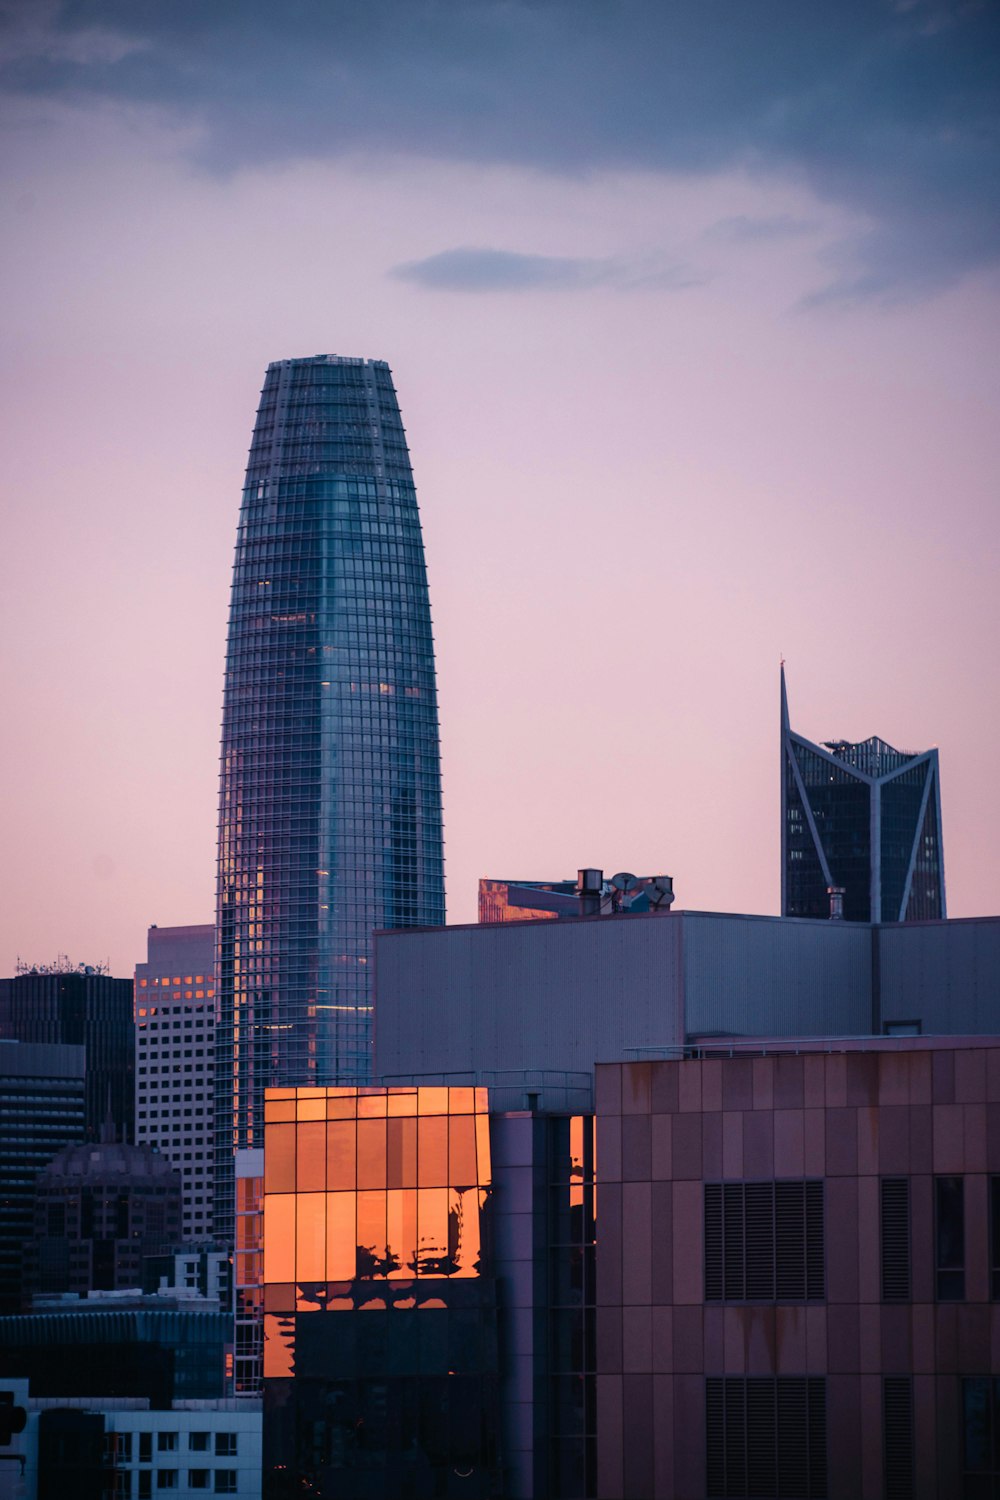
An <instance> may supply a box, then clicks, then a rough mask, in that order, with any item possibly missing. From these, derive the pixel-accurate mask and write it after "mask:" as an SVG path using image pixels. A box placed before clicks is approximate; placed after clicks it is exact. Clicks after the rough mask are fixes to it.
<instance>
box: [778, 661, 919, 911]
mask: <svg viewBox="0 0 1000 1500" xmlns="http://www.w3.org/2000/svg"><path fill="white" fill-rule="evenodd" d="M781 911H782V915H783V916H786V917H829V916H835V917H844V918H846V919H847V920H848V921H854V922H920V921H927V920H932V919H935V918H943V917H945V916H946V915H947V911H946V909H945V895H944V850H943V847H942V843H941V781H940V773H939V769H938V753H937V751H936V750H925V751H922V752H921V753H919V754H911V753H910V752H908V751H904V750H894V749H893V747H892V746H891V745H888V744H886V742H885V740H880V739H878V738H876V737H874V736H873V737H872V738H871V739H867V740H862V741H861V742H860V743H859V744H852V743H850V742H849V741H847V740H825V741H824V742H823V744H821V745H816V744H813V742H812V740H807V739H805V738H804V737H803V736H802V735H800V734H796V733H794V732H793V730H792V728H791V724H790V723H789V718H788V695H787V692H786V689H785V669H784V667H782V669H781Z"/></svg>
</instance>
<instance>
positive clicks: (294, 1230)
mask: <svg viewBox="0 0 1000 1500" xmlns="http://www.w3.org/2000/svg"><path fill="white" fill-rule="evenodd" d="M264 1120H265V1126H264V1129H265V1136H264V1141H265V1145H264V1205H263V1208H264V1236H263V1238H264V1264H263V1273H264V1274H263V1279H264V1282H265V1285H266V1286H267V1287H269V1288H274V1287H277V1286H286V1287H289V1288H291V1287H292V1286H294V1285H298V1284H300V1283H307V1284H310V1285H314V1284H315V1283H318V1282H343V1281H355V1280H358V1279H361V1280H365V1281H368V1280H386V1281H408V1280H414V1279H416V1280H420V1279H422V1278H426V1277H445V1278H449V1279H450V1278H461V1277H473V1276H479V1275H480V1274H481V1271H482V1263H481V1262H482V1213H483V1209H484V1207H485V1204H486V1199H487V1195H488V1193H489V1188H490V1180H491V1172H490V1143H489V1124H488V1116H487V1113H486V1090H485V1089H474V1088H405V1089H404V1088H400V1089H365V1088H358V1089H351V1088H329V1089H323V1088H303V1089H270V1090H268V1092H267V1095H266V1100H265V1106H264ZM268 1300H269V1301H270V1302H271V1303H273V1302H274V1300H275V1299H274V1297H273V1296H272V1297H271V1298H269V1299H268ZM265 1373H266V1370H265Z"/></svg>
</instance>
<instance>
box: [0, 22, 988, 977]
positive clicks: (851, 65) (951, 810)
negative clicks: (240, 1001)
mask: <svg viewBox="0 0 1000 1500" xmlns="http://www.w3.org/2000/svg"><path fill="white" fill-rule="evenodd" d="M15 9H19V8H15ZM157 10H158V8H157V7H155V6H154V7H146V8H145V9H143V10H142V11H141V13H140V12H136V11H135V10H134V9H129V8H125V7H122V6H120V5H117V4H115V3H112V0H85V3H81V4H80V5H79V6H77V7H75V8H74V10H73V11H72V13H71V12H69V11H67V10H62V9H60V8H58V7H49V8H45V7H36V8H32V7H30V6H29V7H24V8H23V9H21V13H20V15H18V16H11V17H8V19H7V22H6V27H7V30H6V35H5V50H4V53H3V58H4V61H2V62H0V85H2V87H3V91H4V103H5V108H6V111H7V114H6V119H7V125H8V134H9V139H10V142H11V145H12V148H13V149H12V150H11V151H10V152H9V153H8V158H7V162H6V164H5V166H4V168H3V171H4V174H5V175H4V178H3V181H4V184H5V188H6V191H7V193H8V196H9V201H10V204H11V206H12V212H11V214H10V215H9V223H8V227H7V235H6V248H5V251H4V255H5V260H4V266H5V272H6V274H5V278H4V286H5V289H6V291H5V295H6V298H7V302H6V308H5V312H6V324H7V328H8V339H7V342H6V348H5V351H4V355H3V379H4V386H5V390H6V393H7V394H6V404H7V409H8V415H9V423H8V426H9V429H10V436H9V439H8V445H7V454H8V485H9V490H10V497H11V498H10V502H9V505H8V508H7V514H6V517H5V528H4V538H5V556H6V559H7V572H6V578H5V587H4V590H3V595H4V605H3V608H4V617H3V618H4V630H5V640H6V642H7V646H8V649H7V651H6V652H5V661H4V664H3V669H2V670H3V679H2V691H3V695H4V701H5V702H6V703H7V704H8V706H9V712H8V724H7V732H6V735H5V741H4V745H3V749H2V751H0V771H2V775H3V781H4V786H5V795H4V819H5V832H6V833H7V840H8V845H9V847H10V848H11V849H13V851H14V858H13V859H10V860H8V861H7V862H5V871H4V874H3V876H2V878H0V910H2V911H3V918H2V920H0V963H2V964H3V966H4V969H3V971H4V972H7V973H11V972H12V971H13V965H14V961H15V958H16V956H17V955H18V954H20V956H21V957H22V958H25V959H28V960H29V961H46V960H48V959H51V958H52V957H53V956H54V955H55V954H56V953H57V952H60V951H62V952H69V953H72V954H74V955H78V956H81V957H83V958H86V959H87V960H88V961H91V962H92V961H94V960H95V959H101V960H103V959H104V958H110V959H111V961H112V968H113V971H114V972H115V973H116V974H130V973H131V972H132V969H133V966H134V964H135V963H136V961H138V960H139V959H141V956H142V947H143V943H144V934H145V931H146V929H147V927H148V926H149V924H150V923H154V922H156V923H159V924H161V925H164V926H167V925H182V924H185V923H201V922H205V921H208V920H211V917H212V913H213V906H214V898H213V888H214V847H215V826H216V768H217V763H218V762H217V754H218V729H219V717H220V709H221V701H222V692H221V689H222V680H221V672H220V664H221V660H222V652H223V643H224V639H225V612H226V600H227V591H228V583H229V573H230V567H231V561H232V522H233V503H234V502H233V497H234V495H235V494H236V492H237V489H238V486H239V482H240V469H241V467H242V466H241V463H240V454H241V452H242V450H243V449H244V448H245V445H246V422H247V411H248V403H249V400H250V399H252V393H253V391H254V390H255V382H256V381H257V378H258V371H259V370H260V369H261V368H262V367H263V365H264V364H265V363H266V361H267V360H268V359H269V358H272V357H274V356H275V355H276V354H280V353H281V352H282V351H288V352H290V353H294V352H295V351H308V350H310V349H323V348H329V349H336V350H344V351H347V352H351V351H358V352H366V351H372V352H374V353H377V354H378V355H379V356H380V357H384V358H385V359H387V360H388V362H389V363H390V364H391V366H392V367H393V370H394V373H395V376H396V379H397V381H398V383H399V385H400V388H401V389H402V390H403V392H404V393H405V411H406V416H407V421H408V423H409V425H410V428H411V437H412V444H411V446H412V456H413V463H414V470H415V475H416V481H417V485H418V490H419V493H420V497H421V509H422V519H423V525H424V535H425V541H426V544H427V551H428V557H429V560H430V577H429V583H430V592H431V600H432V605H433V611H434V631H435V643H436V647H437V656H438V673H439V683H440V700H441V732H442V746H443V784H444V799H445V820H446V823H447V827H448V845H447V849H446V857H447V863H446V882H447V889H448V909H449V916H450V917H451V919H452V920H455V921H462V920H472V919H473V917H474V915H475V904H476V885H477V881H478V878H479V877H480V876H484V875H488V874H489V873H490V872H491V871H504V870H508V871H515V872H516V871H527V872H531V871H541V872H545V871H572V870H573V869H575V868H577V866H578V865H581V864H595V865H600V866H602V867H603V868H604V869H605V870H616V869H620V868H622V867H626V868H636V869H648V870H654V869H667V870H670V872H671V873H672V874H673V876H674V880H675V889H676V892H677V908H678V909H680V908H687V909H692V908H702V909H716V910H720V909H721V910H732V911H760V912H777V911H779V910H780V868H781V861H780V842H779V836H780V819H779V805H778V795H777V786H776V778H775V775H774V764H775V761H774V757H775V749H776V745H775V739H776V735H775V722H774V675H775V671H776V668H777V664H778V661H779V658H780V657H781V656H782V655H784V656H785V657H786V658H787V660H788V663H789V669H790V671H791V672H792V673H793V674H794V683H795V707H796V717H797V719H798V720H799V721H800V722H801V723H802V724H804V725H809V726H813V727H816V728H821V729H822V730H823V731H824V732H825V733H829V734H830V735H832V736H839V737H842V738H844V739H847V740H850V741H853V742H857V741H861V740H864V739H865V738H866V737H868V736H869V735H871V734H873V733H876V732H877V733H879V734H882V735H885V736H886V737H887V738H888V740H889V741H890V742H891V743H893V744H899V745H904V746H907V745H919V746H934V745H936V746H937V747H938V749H939V752H940V759H941V764H942V780H943V824H944V829H945V840H946V843H947V879H948V903H949V913H950V914H951V915H952V916H957V917H962V916H966V915H975V914H979V913H987V912H991V911H997V910H1000V872H998V871H997V870H996V862H995V859H994V856H993V851H994V848H995V846H996V843H997V839H998V836H1000V787H998V786H997V783H996V779H995V777H994V775H993V770H992V760H993V747H994V746H995V744H996V742H997V739H998V737H1000V707H998V703H997V695H996V693H995V691H994V689H993V671H994V668H993V656H994V651H995V641H996V639H997V638H998V637H1000V601H998V598H997V590H996V587H995V558H996V552H997V540H998V537H997V513H998V506H997V501H996V473H997V471H998V466H1000V437H998V433H997V430H996V422H995V393H996V390H997V387H998V369H997V349H998V347H1000V341H998V340H997V338H996V330H997V325H998V321H1000V319H998V312H1000V288H998V283H997V275H996V267H997V259H998V248H997V247H998V241H1000V236H998V235H997V232H996V226H995V213H994V209H995V201H996V194H995V186H994V177H993V174H994V172H995V153H994V151H993V145H992V143H993V141H994V139H995V121H996V108H995V97H994V90H995V85H994V83H993V82H991V81H990V78H989V77H988V76H987V71H984V60H985V59H987V58H988V57H989V56H990V55H991V44H992V42H993V41H994V40H995V36H996V29H995V28H996V18H995V15H993V14H991V13H990V11H989V10H988V8H982V9H980V10H976V9H975V8H970V9H968V10H960V9H959V8H957V7H954V6H950V5H940V6H931V5H930V4H923V3H919V4H916V5H912V6H909V7H903V6H898V7H890V6H886V7H884V8H880V7H844V8H839V7H838V9H837V13H836V14H830V15H829V16H827V17H825V18H824V21H823V34H822V36H819V35H818V34H817V31H816V27H817V25H818V22H817V20H816V18H815V17H811V18H810V17H806V15H805V13H804V12H801V11H800V10H799V8H797V7H794V6H791V7H789V6H781V5H775V6H774V7H773V8H772V9H770V10H769V11H768V16H769V17H770V21H769V23H768V24H767V25H762V26H760V27H757V26H756V25H752V24H751V22H750V20H742V19H740V17H741V16H743V14H744V13H743V12H742V11H737V10H735V9H734V11H733V19H732V31H731V34H730V41H731V45H730V46H728V47H726V48H720V47H719V46H718V45H717V38H716V39H713V38H712V37H710V36H709V35H708V31H709V28H707V27H704V26H701V27H700V26H699V25H698V23H697V18H696V13H697V8H696V7H694V8H692V7H689V6H686V5H679V6H677V7H672V8H671V10H670V16H671V18H672V19H670V20H668V19H665V18H663V16H661V10H662V8H661V7H659V6H647V5H638V6H636V7H633V8H630V11H629V15H630V21H629V24H628V25H625V24H622V25H620V26H618V27H616V26H615V24H614V21H613V18H612V19H610V20H609V19H608V17H609V16H610V15H611V14H612V12H613V11H614V7H611V8H609V9H608V11H607V14H605V8H604V7H601V6H590V5H578V6H575V7H566V6H564V5H562V4H561V3H553V4H551V5H544V6H537V7H536V6H519V5H506V6H499V5H494V4H492V3H489V0H484V3H482V4H481V5H477V6H471V7H463V8H462V11H461V21H459V20H458V14H459V13H458V12H457V11H450V12H449V14H450V17H451V23H452V25H453V30H452V31H451V33H450V34H449V35H447V36H442V30H441V27H442V24H443V23H442V21H441V17H442V16H443V15H444V12H445V11H448V10H449V8H448V7H447V6H446V7H437V8H435V7H432V6H425V5H424V4H422V3H414V4H411V5H410V6H409V7H406V8H402V9H401V8H400V7H398V6H391V5H388V4H381V5H378V6H373V7H370V8H367V7H366V8H365V15H364V17H361V15H360V13H359V16H358V18H357V19H356V22H355V23H354V24H353V26H351V27H347V28H346V29H345V30H343V31H341V32H338V31H336V27H337V26H338V25H339V24H341V23H339V22H337V21H335V20H334V19H332V13H331V18H327V19H325V20H324V21H323V22H322V23H319V22H317V23H316V24H317V25H320V26H321V31H320V32H313V31H311V30H310V24H311V23H309V22H307V20H306V19H304V18H303V16H301V15H297V16H296V17H295V18H293V19H292V20H290V21H288V22H287V31H286V32H283V33H282V34H281V36H280V37H278V38H276V36H275V34H274V32H273V31H272V30H271V29H270V28H271V26H272V21H271V20H270V19H269V16H268V13H267V12H266V9H265V8H258V7H256V6H252V5H251V6H249V7H244V8H243V10H242V12H241V13H240V14H239V15H238V14H237V12H236V10H235V9H234V8H233V7H231V6H228V5H225V4H223V5H220V6H219V7H217V8H213V22H212V26H211V27H208V23H207V22H206V21H205V19H204V17H201V18H200V19H199V17H198V15H196V13H195V12H194V11H190V10H189V9H188V8H185V7H181V8H178V9H176V10H171V11H170V12H168V11H167V9H166V8H162V10H163V13H162V14H158V13H157ZM570 10H572V11H573V14H574V16H575V17H576V18H577V20H579V17H580V16H581V15H586V17H587V23H586V24H582V23H580V24H573V25H571V22H570V19H569V12H570ZM376 12H377V13H378V14H377V15H376ZM29 13H30V15H29ZM247 17H249V19H247V24H246V25H241V24H240V22H241V20H242V19H244V18H247ZM435 17H436V18H437V19H435ZM380 20H381V22H382V23H386V22H389V23H391V24H382V26H381V29H380V25H379V22H380ZM779 22H780V25H779V24H778V23H779ZM772 23H773V24H772ZM671 26H674V27H675V28H676V29H675V31H673V32H671V30H670V27H671ZM206 27H208V29H207V30H206ZM324 27H325V28H333V30H329V29H328V30H323V29H322V28H324ZM199 28H200V29H199ZM445 30H447V26H445ZM779 32H780V35H781V38H782V45H781V47H780V48H777V49H771V48H770V44H769V42H768V37H769V35H770V36H773V35H777V34H778V33H779ZM671 39H672V40H671ZM279 41H280V43H281V46H282V47H287V56H288V58H289V60H290V67H289V70H288V73H287V75H286V74H285V73H284V72H282V71H281V70H280V69H277V68H275V69H271V68H270V66H269V64H270V60H271V58H272V56H273V55H274V54H275V52H276V50H277V46H278V42H279ZM668 42H670V43H671V45H670V46H669V47H668V45H667V44H668ZM334 43H336V49H339V50H336V49H335V50H336V56H337V58H338V59H340V61H339V62H338V64H337V70H338V71H336V78H337V80H338V81H339V83H338V87H337V88H332V87H326V84H327V83H328V82H329V80H328V79H326V77H325V75H323V73H322V69H321V68H320V67H319V64H318V63H316V62H315V59H319V58H321V57H323V56H326V55H328V54H329V55H332V54H331V48H333V47H334ZM324 49H326V50H325V51H324ZM772 50H773V54H774V55H773V57H772V56H771V55H770V53H771V51H772ZM283 55H284V54H283ZM737 56H742V57H744V58H745V59H746V60H747V61H748V62H751V63H754V65H755V66H756V65H757V64H759V69H758V73H757V74H755V77H758V76H759V80H760V82H759V83H753V84H752V85H751V84H750V83H748V84H747V86H746V88H745V89H742V90H741V89H735V88H734V87H733V86H732V85H733V79H734V76H737V75H738V74H739V67H738V65H737V64H736V63H735V62H734V58H736V57H737ZM413 58H416V59H419V66H417V67H413V66H411V65H410V60H411V59H413ZM193 60H196V62H197V66H193V65H192V62H193ZM543 60H544V66H542V62H543ZM332 67H333V64H331V68H332ZM658 67H659V68H660V70H661V74H662V76H661V74H658V73H657V71H656V70H657V68H658ZM248 71H249V72H250V73H251V74H252V75H253V76H254V77H259V78H260V79H262V80H264V82H263V84H262V86H261V87H260V88H256V87H255V88H254V89H253V90H245V89H244V90H242V91H241V89H240V87H239V86H238V85H239V80H240V79H241V78H244V79H245V77H246V75H247V72H248ZM749 71H753V69H750V70H749ZM297 73H298V74H301V76H302V78H303V79H304V80H306V82H304V83H303V89H304V92H303V94H302V98H303V99H304V100H306V101H307V104H308V107H303V108H302V109H296V108H289V107H288V102H289V95H288V88H289V83H288V80H289V78H291V77H293V76H296V74H297ZM623 79H630V80H636V79H638V80H639V86H638V87H636V88H635V89H634V93H635V95H636V97H637V98H638V97H640V96H641V97H642V98H648V99H649V100H650V101H651V102H650V107H649V110H648V111H643V110H637V109H635V108H633V107H632V105H631V103H630V89H631V86H630V89H625V88H624V86H623V84H622V80H623ZM598 82H601V83H602V84H604V83H606V87H597V86H596V85H597V83H598ZM654 83H655V84H657V87H655V88H654V87H653V86H652V85H653V84H654ZM647 84H648V85H649V87H648V88H647V87H646V85H647ZM307 85H308V86H307ZM341 85H342V86H341ZM660 85H662V86H660ZM251 95H252V96H253V101H254V112H251V114H250V115H248V113H247V109H246V99H247V98H249V97H250V96H251ZM772 99H773V100H776V101H778V103H779V104H780V108H779V109H777V110H772V109H771V108H770V103H771V101H772ZM365 101H368V104H371V105H372V107H368V104H366V103H365ZM501 101H504V102H509V103H510V104H512V105H513V106H515V107H512V108H511V109H509V110H506V109H505V108H504V103H502V102H501ZM376 106H377V107H376Z"/></svg>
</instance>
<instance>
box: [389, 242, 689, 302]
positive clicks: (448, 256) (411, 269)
mask: <svg viewBox="0 0 1000 1500" xmlns="http://www.w3.org/2000/svg"><path fill="white" fill-rule="evenodd" d="M389 274H390V275H391V276H394V277H395V278H396V279H397V280H399V281H411V282H414V283H415V284H416V285H417V286H422V287H426V288H428V289H430V290H431V291H447V292H523V291H535V290H545V291H552V290H558V291H589V290H590V289H592V288H594V287H610V288H612V289H614V290H617V291H639V290H662V291H668V290H669V291H675V290H680V289H681V288H683V287H689V286H696V285H699V284H700V281H701V278H700V277H698V276H696V275H695V274H694V272H693V271H691V270H690V269H689V268H686V267H684V266H681V265H671V264H662V265H656V264H649V263H647V262H642V263H640V262H630V261H627V260H625V259H619V258H617V257H609V258H607V259H597V258H589V257H579V256H559V255H524V254H520V253H518V252H517V251H513V250H490V249H480V248H476V247H474V246H462V247H459V248H457V249H454V250H442V251H440V252H439V253H438V254H437V255H430V256H428V257H427V258H426V259H425V260H414V261H407V262H406V263H405V264H403V265H399V266H393V268H392V269H391V271H390V272H389Z"/></svg>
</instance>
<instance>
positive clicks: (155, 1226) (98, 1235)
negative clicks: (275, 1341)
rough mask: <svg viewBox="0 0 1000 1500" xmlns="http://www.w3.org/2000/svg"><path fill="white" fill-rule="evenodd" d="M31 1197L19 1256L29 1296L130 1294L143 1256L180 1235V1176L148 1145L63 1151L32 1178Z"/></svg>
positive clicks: (113, 1143)
mask: <svg viewBox="0 0 1000 1500" xmlns="http://www.w3.org/2000/svg"><path fill="white" fill-rule="evenodd" d="M107 1134H108V1136H109V1137H110V1135H111V1130H110V1128H109V1129H108V1132H107ZM34 1196H35V1204H34V1225H33V1229H34V1233H33V1234H32V1237H31V1240H30V1242H29V1243H28V1244H27V1245H26V1246H25V1250H24V1255H25V1282H26V1286H27V1288H28V1289H29V1290H30V1291H32V1292H33V1293H39V1292H42V1293H45V1292H75V1293H76V1294H77V1295H78V1296H81V1297H82V1296H86V1295H87V1293H88V1292H92V1291H122V1290H125V1289H127V1288H137V1287H139V1286H141V1285H142V1279H143V1270H144V1267H143V1257H144V1256H147V1255H160V1254H162V1253H163V1252H164V1251H166V1250H168V1249H169V1248H170V1246H172V1245H175V1244H176V1243H177V1241H178V1239H179V1237H180V1223H181V1180H180V1176H179V1174H178V1173H177V1172H175V1171H173V1169H172V1168H171V1166H170V1163H169V1161H167V1160H166V1158H165V1157H163V1156H161V1155H160V1153H159V1152H158V1151H154V1150H153V1149H152V1148H151V1147H149V1146H130V1145H127V1144H125V1143H123V1142H120V1141H112V1140H110V1139H107V1140H105V1141H102V1142H101V1143H100V1145H97V1146H95V1145H94V1144H93V1143H92V1142H88V1143H87V1144H86V1145H83V1146H66V1147H64V1148H63V1150H62V1151H60V1152H59V1153H58V1155H57V1156H56V1157H55V1159H54V1160H53V1161H51V1162H50V1163H49V1165H48V1166H47V1167H45V1168H44V1169H43V1171H41V1172H40V1173H39V1174H38V1178H37V1180H36V1183H35V1195H34Z"/></svg>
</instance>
